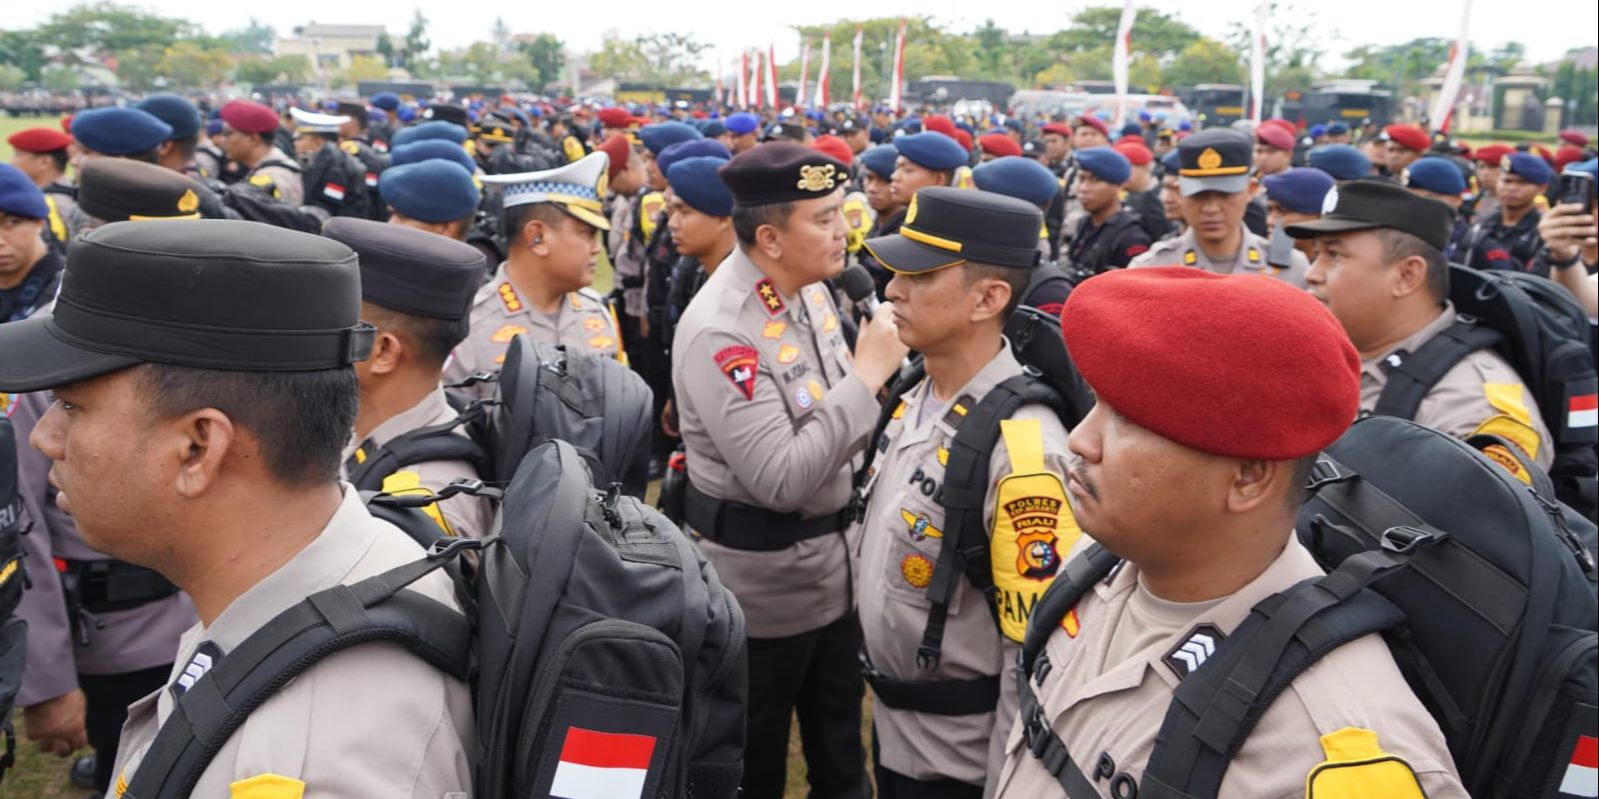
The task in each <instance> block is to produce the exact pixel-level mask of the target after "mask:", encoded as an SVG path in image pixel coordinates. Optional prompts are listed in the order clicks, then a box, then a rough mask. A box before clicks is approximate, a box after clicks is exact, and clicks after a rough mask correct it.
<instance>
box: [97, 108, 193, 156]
mask: <svg viewBox="0 0 1599 799" xmlns="http://www.w3.org/2000/svg"><path fill="white" fill-rule="evenodd" d="M72 137H73V138H75V139H77V140H78V141H80V142H82V143H83V146H85V147H87V148H89V149H91V150H93V151H95V152H97V153H102V154H104V155H133V154H134V153H142V152H147V151H150V150H154V149H155V148H157V147H160V146H161V143H162V142H164V141H166V140H168V139H170V138H172V126H171V125H168V124H167V123H165V122H162V121H161V120H159V119H157V118H156V117H155V115H154V114H151V113H150V112H148V111H140V110H139V109H137V108H94V109H90V110H88V111H84V112H83V113H81V114H78V115H77V116H75V117H73V118H72Z"/></svg>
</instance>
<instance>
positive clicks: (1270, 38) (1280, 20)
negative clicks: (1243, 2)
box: [1228, 0, 1327, 96]
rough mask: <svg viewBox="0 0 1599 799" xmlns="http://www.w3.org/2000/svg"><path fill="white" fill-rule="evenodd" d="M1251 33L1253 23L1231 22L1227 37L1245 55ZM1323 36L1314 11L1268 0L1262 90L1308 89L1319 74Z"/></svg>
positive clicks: (1285, 1) (1282, 0) (1287, 1)
mask: <svg viewBox="0 0 1599 799" xmlns="http://www.w3.org/2000/svg"><path fill="white" fill-rule="evenodd" d="M1253 36H1254V27H1253V25H1249V26H1246V25H1244V24H1242V23H1239V22H1234V23H1232V25H1231V33H1229V34H1228V41H1229V42H1230V43H1231V44H1232V45H1233V47H1234V48H1236V49H1237V50H1238V52H1239V53H1241V54H1244V56H1245V57H1247V55H1248V53H1249V52H1250V40H1251V39H1252V38H1253ZM1326 38H1327V37H1326V34H1325V32H1323V31H1320V30H1318V29H1317V25H1316V13H1315V12H1314V11H1309V10H1305V9H1302V8H1300V7H1298V6H1297V5H1295V4H1294V3H1293V2H1291V0H1271V7H1270V23H1269V26H1268V28H1267V30H1266V94H1267V95H1269V96H1272V95H1280V94H1282V93H1283V92H1285V91H1289V90H1291V89H1300V90H1304V89H1309V88H1310V85H1311V83H1313V82H1315V80H1316V79H1317V78H1318V77H1319V76H1320V63H1321V57H1322V55H1323V52H1322V49H1321V45H1322V42H1324V41H1326Z"/></svg>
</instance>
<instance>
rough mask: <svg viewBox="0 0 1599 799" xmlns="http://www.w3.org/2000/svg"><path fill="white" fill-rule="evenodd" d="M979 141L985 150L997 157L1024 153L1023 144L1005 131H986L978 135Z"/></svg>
mask: <svg viewBox="0 0 1599 799" xmlns="http://www.w3.org/2000/svg"><path fill="white" fill-rule="evenodd" d="M977 143H978V145H980V146H981V147H982V148H983V152H985V153H988V154H989V155H992V156H994V157H996V158H1004V157H1005V156H1007V155H1021V154H1022V146H1021V145H1020V144H1017V143H1016V140H1015V139H1013V138H1011V137H1009V136H1006V135H1005V134H1003V133H985V134H983V135H981V136H978V137H977Z"/></svg>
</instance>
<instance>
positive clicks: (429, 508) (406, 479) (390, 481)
mask: <svg viewBox="0 0 1599 799" xmlns="http://www.w3.org/2000/svg"><path fill="white" fill-rule="evenodd" d="M383 493H385V494H394V495H396V496H403V495H406V494H411V495H415V496H420V497H431V496H433V492H432V491H429V490H428V489H426V488H424V487H423V486H422V477H421V475H418V474H417V473H416V472H408V471H398V472H395V473H394V474H391V475H389V476H388V477H385V478H383ZM422 512H423V513H426V514H427V515H428V518H430V519H432V520H433V522H434V523H435V524H437V525H438V526H439V529H441V530H443V531H444V534H445V535H447V536H451V537H454V536H455V530H454V529H453V528H451V527H450V523H449V522H448V521H446V520H445V518H444V514H443V513H442V512H440V511H439V503H437V502H433V503H429V504H427V505H423V506H422Z"/></svg>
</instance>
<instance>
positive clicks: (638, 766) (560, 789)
mask: <svg viewBox="0 0 1599 799" xmlns="http://www.w3.org/2000/svg"><path fill="white" fill-rule="evenodd" d="M654 753H655V737H654V736H652V735H630V734H626V733H612V732H595V731H594V730H585V729H583V728H582V727H568V728H567V729H566V741H565V742H564V743H562V744H561V760H560V762H559V763H557V764H556V766H555V781H554V782H553V783H551V785H550V796H559V797H562V799H624V798H625V799H640V797H642V796H643V795H644V782H645V779H646V778H647V777H648V776H649V773H650V757H651V756H652V755H653V754H654Z"/></svg>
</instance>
